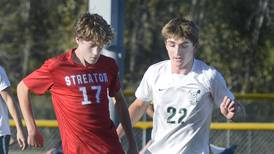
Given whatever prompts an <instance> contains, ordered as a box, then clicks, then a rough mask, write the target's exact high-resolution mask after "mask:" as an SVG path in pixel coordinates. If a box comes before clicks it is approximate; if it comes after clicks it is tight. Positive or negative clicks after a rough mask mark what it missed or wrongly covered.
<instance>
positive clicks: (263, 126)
mask: <svg viewBox="0 0 274 154" xmlns="http://www.w3.org/2000/svg"><path fill="white" fill-rule="evenodd" d="M10 125H11V126H12V127H15V122H14V120H10ZM23 125H24V126H26V125H25V122H24V121H23ZM36 125H37V126H38V127H50V128H57V127H58V123H57V121H56V120H36ZM134 128H139V129H148V128H152V121H139V122H137V123H136V125H134ZM210 129H212V130H274V123H246V122H245V123H239V122H238V123H233V122H230V123H211V125H210Z"/></svg>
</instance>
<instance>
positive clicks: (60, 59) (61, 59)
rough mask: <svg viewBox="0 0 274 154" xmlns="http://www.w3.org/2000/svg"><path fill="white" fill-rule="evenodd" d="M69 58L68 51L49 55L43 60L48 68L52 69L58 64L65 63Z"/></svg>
mask: <svg viewBox="0 0 274 154" xmlns="http://www.w3.org/2000/svg"><path fill="white" fill-rule="evenodd" d="M69 58H70V51H67V52H65V53H62V54H59V55H57V56H54V57H51V58H49V59H47V60H46V61H45V62H44V65H47V66H48V67H49V68H51V69H53V68H56V67H58V66H59V65H60V64H63V63H67V62H68V61H69Z"/></svg>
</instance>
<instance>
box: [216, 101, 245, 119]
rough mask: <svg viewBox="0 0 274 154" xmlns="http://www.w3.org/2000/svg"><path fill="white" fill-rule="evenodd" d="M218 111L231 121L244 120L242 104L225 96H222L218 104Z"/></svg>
mask: <svg viewBox="0 0 274 154" xmlns="http://www.w3.org/2000/svg"><path fill="white" fill-rule="evenodd" d="M220 111H221V113H222V114H223V115H224V116H225V117H226V118H227V119H228V120H233V121H241V120H244V119H245V116H246V113H245V108H244V106H243V105H242V104H241V103H239V102H237V101H235V100H231V99H230V98H229V97H227V96H225V97H224V99H223V101H222V103H221V105H220Z"/></svg>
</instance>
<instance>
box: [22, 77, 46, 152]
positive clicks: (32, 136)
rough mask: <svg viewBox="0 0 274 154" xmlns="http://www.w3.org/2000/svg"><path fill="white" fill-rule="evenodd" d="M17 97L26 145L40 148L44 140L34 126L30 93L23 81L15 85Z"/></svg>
mask: <svg viewBox="0 0 274 154" xmlns="http://www.w3.org/2000/svg"><path fill="white" fill-rule="evenodd" d="M17 96H18V100H19V104H20V108H21V111H22V114H23V117H24V119H25V122H26V126H27V130H28V144H29V145H31V146H33V147H42V146H43V144H44V139H43V136H42V134H41V133H40V132H39V130H38V128H37V126H36V124H35V120H34V117H33V113H32V108H31V101H30V91H29V89H28V87H27V86H26V85H25V84H24V82H23V81H21V82H20V83H19V84H18V85H17Z"/></svg>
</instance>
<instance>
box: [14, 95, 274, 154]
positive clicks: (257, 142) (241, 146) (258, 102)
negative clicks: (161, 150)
mask: <svg viewBox="0 0 274 154" xmlns="http://www.w3.org/2000/svg"><path fill="white" fill-rule="evenodd" d="M127 99H128V102H132V97H127ZM240 101H241V102H242V103H243V104H244V105H245V107H246V112H247V120H246V121H245V122H256V123H257V124H258V122H265V123H273V117H272V116H269V115H270V114H269V113H274V101H273V97H271V98H270V99H267V100H265V99H262V98H260V99H252V100H250V98H247V99H241V100H240ZM262 105H267V106H268V109H267V110H265V109H264V110H263V109H261V106H262ZM144 119H145V118H144ZM212 119H213V120H212V121H213V122H226V120H225V118H224V117H223V116H221V115H220V112H218V110H215V111H214V112H213V116H212ZM11 131H12V135H13V136H12V138H13V139H14V140H16V136H15V135H16V131H15V128H14V127H12V130H11ZM40 131H41V132H42V134H43V135H44V139H45V144H44V147H43V148H28V149H27V150H25V151H21V150H20V148H19V146H18V145H17V144H16V143H14V144H12V145H11V146H10V153H11V154H43V153H46V151H48V150H50V149H51V148H54V147H55V146H56V145H57V144H58V142H59V141H60V134H59V130H58V128H54V127H40ZM150 133H151V128H148V129H138V128H134V135H135V139H136V142H137V145H138V148H139V150H141V149H142V147H143V146H144V145H145V144H146V142H147V141H148V140H149V139H150ZM210 143H211V144H214V145H216V146H220V147H230V146H232V145H236V146H237V148H236V154H258V153H262V154H273V153H274V129H267V130H266V129H261V130H251V129H248V127H247V128H246V130H225V129H221V130H219V129H218V130H217V129H211V134H210ZM121 144H122V145H123V148H124V149H127V146H128V145H127V141H126V139H125V137H123V138H122V139H121Z"/></svg>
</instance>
